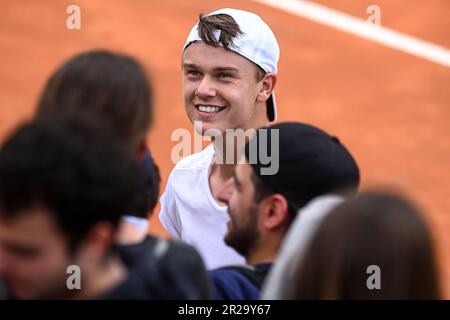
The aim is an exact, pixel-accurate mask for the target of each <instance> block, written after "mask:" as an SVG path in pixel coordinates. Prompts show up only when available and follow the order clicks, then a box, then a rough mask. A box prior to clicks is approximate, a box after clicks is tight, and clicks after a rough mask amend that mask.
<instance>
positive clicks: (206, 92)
mask: <svg viewBox="0 0 450 320" xmlns="http://www.w3.org/2000/svg"><path fill="white" fill-rule="evenodd" d="M195 94H196V95H197V96H198V97H201V98H204V97H214V96H215V95H216V89H215V88H214V82H213V81H212V79H211V78H210V77H208V76H204V77H203V79H202V81H200V84H199V85H198V87H197V90H196V91H195Z"/></svg>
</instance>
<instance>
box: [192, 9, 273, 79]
mask: <svg viewBox="0 0 450 320" xmlns="http://www.w3.org/2000/svg"><path fill="white" fill-rule="evenodd" d="M215 30H220V31H221V32H220V37H219V39H216V37H215V36H214V31H215ZM198 34H199V36H200V38H201V39H202V41H204V42H205V43H206V44H208V45H211V46H214V47H217V46H219V44H222V46H223V47H224V48H225V49H227V50H230V47H232V46H234V43H233V39H234V38H236V37H238V36H239V35H242V34H244V33H243V31H242V30H241V28H240V27H239V25H238V24H237V22H236V20H234V19H233V17H232V16H230V15H228V14H224V13H219V14H213V15H204V14H200V15H199V22H198ZM249 61H250V60H249ZM250 62H251V63H252V64H253V65H255V67H256V73H255V77H256V81H258V82H259V81H261V80H262V78H264V75H265V74H266V72H265V71H264V70H263V69H262V68H261V67H260V66H258V65H257V64H256V63H254V62H253V61H250Z"/></svg>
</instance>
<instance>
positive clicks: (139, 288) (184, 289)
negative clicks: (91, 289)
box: [100, 237, 211, 300]
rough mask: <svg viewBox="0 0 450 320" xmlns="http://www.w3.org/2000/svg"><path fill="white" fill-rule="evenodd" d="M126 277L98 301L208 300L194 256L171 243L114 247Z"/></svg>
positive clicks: (191, 250)
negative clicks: (122, 262) (123, 266)
mask: <svg viewBox="0 0 450 320" xmlns="http://www.w3.org/2000/svg"><path fill="white" fill-rule="evenodd" d="M116 249H117V251H118V252H119V254H120V256H121V257H122V259H123V261H124V263H125V265H126V266H127V267H128V270H129V273H128V277H127V278H126V280H125V281H123V282H122V283H121V284H119V285H118V286H117V287H116V288H115V289H113V290H112V291H111V292H109V293H107V294H106V295H104V296H103V297H101V298H100V299H114V300H115V299H170V300H172V299H180V300H186V299H209V298H211V287H210V281H209V278H208V274H207V272H206V269H205V266H204V264H203V261H202V259H201V257H200V255H199V254H198V252H197V251H196V250H195V249H194V248H193V247H191V246H189V245H187V244H184V243H181V242H177V241H172V240H163V239H158V238H155V237H147V238H146V239H145V240H144V241H143V242H141V243H138V244H132V245H120V246H117V247H116Z"/></svg>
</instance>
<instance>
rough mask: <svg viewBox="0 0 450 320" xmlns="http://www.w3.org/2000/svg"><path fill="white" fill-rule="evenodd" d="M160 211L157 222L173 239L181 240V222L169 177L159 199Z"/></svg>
mask: <svg viewBox="0 0 450 320" xmlns="http://www.w3.org/2000/svg"><path fill="white" fill-rule="evenodd" d="M159 201H160V204H161V211H160V212H159V221H161V224H162V225H163V227H164V228H165V229H166V230H167V232H168V233H169V234H170V236H171V237H172V238H173V239H176V240H181V230H182V226H181V221H180V216H179V214H178V210H177V204H176V201H175V198H174V196H173V187H172V183H171V175H170V176H169V179H168V181H167V185H166V190H165V191H164V193H163V194H162V196H161V198H160V200H159Z"/></svg>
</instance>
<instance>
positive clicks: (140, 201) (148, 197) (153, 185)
mask: <svg viewBox="0 0 450 320" xmlns="http://www.w3.org/2000/svg"><path fill="white" fill-rule="evenodd" d="M140 174H141V179H140V180H141V187H140V191H139V194H138V196H137V197H136V199H135V201H134V202H133V203H132V205H131V206H130V208H129V209H128V211H127V214H128V215H132V216H136V217H140V218H147V217H148V215H149V214H151V213H153V210H154V209H155V207H156V205H157V203H158V199H159V192H160V184H161V175H160V173H159V167H158V165H157V164H156V163H155V162H154V160H153V157H152V155H151V153H150V151H149V150H146V152H145V155H144V158H143V159H142V161H141V164H140Z"/></svg>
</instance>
